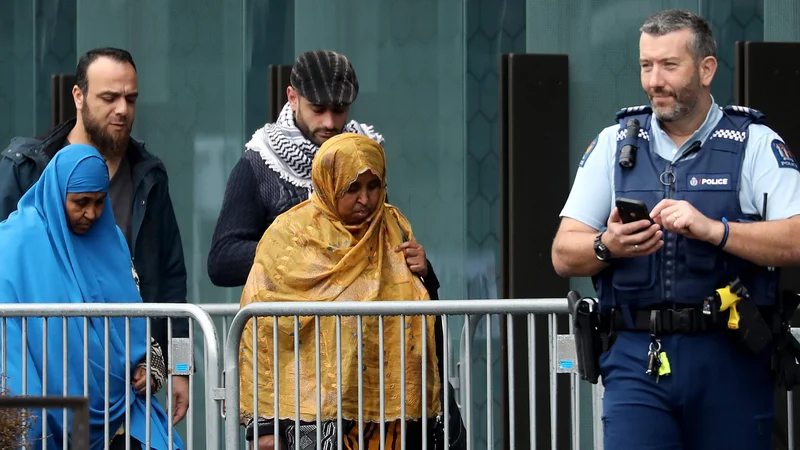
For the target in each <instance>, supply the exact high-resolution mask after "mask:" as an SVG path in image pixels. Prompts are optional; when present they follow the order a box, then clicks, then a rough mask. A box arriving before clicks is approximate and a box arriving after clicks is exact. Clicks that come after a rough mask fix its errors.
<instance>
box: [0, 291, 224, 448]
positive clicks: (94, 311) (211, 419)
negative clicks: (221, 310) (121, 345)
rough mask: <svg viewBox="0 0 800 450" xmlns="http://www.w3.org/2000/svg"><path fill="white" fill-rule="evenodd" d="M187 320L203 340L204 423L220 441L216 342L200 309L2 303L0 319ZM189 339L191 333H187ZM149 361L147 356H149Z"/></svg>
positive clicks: (176, 305)
mask: <svg viewBox="0 0 800 450" xmlns="http://www.w3.org/2000/svg"><path fill="white" fill-rule="evenodd" d="M66 317H87V318H88V317H93V318H112V317H121V318H139V317H141V318H172V319H176V318H187V319H192V320H193V321H194V322H196V323H197V324H198V326H199V327H200V329H201V330H202V332H203V339H204V349H205V355H204V361H203V364H204V369H205V376H206V389H205V390H204V397H205V422H206V430H207V435H208V436H209V437H210V439H209V441H212V442H213V441H215V440H217V439H219V432H220V430H219V420H218V417H219V414H221V410H222V403H221V400H222V399H219V398H217V397H218V396H216V395H215V392H216V389H217V388H219V387H220V386H221V382H220V381H221V380H220V356H219V350H220V349H219V339H218V337H217V329H216V327H215V326H214V322H213V320H212V319H211V316H210V315H209V314H208V313H207V312H205V311H204V310H203V308H201V307H199V306H197V305H194V304H189V303H155V304H147V303H70V304H65V303H37V304H35V305H33V304H24V303H13V304H9V303H4V304H0V318H66ZM190 336H191V330H190ZM148 355H149V354H148ZM148 359H149V356H148Z"/></svg>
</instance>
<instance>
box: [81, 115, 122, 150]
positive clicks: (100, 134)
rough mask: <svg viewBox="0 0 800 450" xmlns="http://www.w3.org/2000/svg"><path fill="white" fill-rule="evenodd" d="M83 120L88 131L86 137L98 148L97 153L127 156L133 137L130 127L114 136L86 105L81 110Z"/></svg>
mask: <svg viewBox="0 0 800 450" xmlns="http://www.w3.org/2000/svg"><path fill="white" fill-rule="evenodd" d="M81 119H82V120H83V128H84V129H85V130H86V136H87V137H88V138H89V140H90V141H91V142H92V143H93V144H94V145H96V146H97V151H99V152H100V153H101V154H103V155H108V156H122V155H124V154H125V150H127V149H128V140H129V139H130V137H131V129H130V126H128V128H127V129H125V130H122V132H121V133H120V134H119V135H117V136H114V135H112V134H111V133H109V132H108V129H107V128H106V127H104V126H103V125H102V124H100V122H99V121H98V120H96V119H95V118H94V116H92V113H91V111H89V106H88V105H87V104H86V103H84V104H83V107H82V108H81Z"/></svg>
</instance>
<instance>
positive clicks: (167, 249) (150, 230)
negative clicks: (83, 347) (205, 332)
mask: <svg viewBox="0 0 800 450" xmlns="http://www.w3.org/2000/svg"><path fill="white" fill-rule="evenodd" d="M74 126H75V119H72V120H70V121H67V122H65V123H63V124H61V125H59V126H58V127H56V128H55V129H54V130H53V131H51V132H50V133H49V134H48V135H46V136H44V137H42V138H24V137H16V138H14V139H12V140H11V144H10V145H9V147H8V148H7V149H5V150H4V151H3V152H2V154H1V155H0V221H3V220H5V219H6V218H7V217H8V216H9V214H11V213H12V212H13V211H15V210H16V209H17V202H19V199H20V198H21V197H22V194H23V193H25V191H27V190H28V189H29V188H30V187H31V186H32V185H33V183H35V182H36V180H38V179H39V176H41V174H42V171H43V170H44V168H45V166H47V164H48V163H49V162H50V160H51V159H52V158H53V156H54V155H55V154H56V152H58V151H59V150H61V148H62V147H63V146H64V142H65V139H66V138H67V135H68V134H69V132H70V131H71V130H72V128H73V127H74ZM126 157H127V158H128V160H129V162H130V167H131V179H132V181H133V209H132V216H131V243H130V245H131V255H132V256H133V260H134V265H135V267H136V271H137V272H138V274H139V283H140V289H141V293H142V300H144V301H145V302H148V303H185V302H186V266H185V265H184V260H183V247H182V245H181V235H180V231H179V230H178V222H177V220H176V219H175V212H174V210H173V208H172V200H171V199H170V195H169V179H168V178H167V170H166V168H165V167H164V164H163V163H162V162H161V160H160V159H158V158H157V157H156V156H154V155H152V154H150V153H148V152H147V150H145V148H144V143H142V142H138V141H136V140H134V139H131V140H130V143H129V145H128V150H127V153H126ZM152 326H153V328H152V333H153V337H154V338H156V340H158V342H159V343H160V344H161V348H162V349H164V353H165V354H166V353H167V351H166V349H167V347H166V340H167V339H166V338H167V324H166V320H164V319H157V320H153V322H152ZM172 333H173V336H174V337H188V335H189V331H188V322H187V321H186V320H185V319H183V320H173V321H172Z"/></svg>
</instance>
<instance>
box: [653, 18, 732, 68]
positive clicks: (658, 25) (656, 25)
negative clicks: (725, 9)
mask: <svg viewBox="0 0 800 450" xmlns="http://www.w3.org/2000/svg"><path fill="white" fill-rule="evenodd" d="M684 29H688V30H690V31H691V32H692V41H691V42H690V43H689V52H690V53H691V54H692V57H693V58H694V60H695V61H700V60H702V59H703V58H706V57H708V56H714V57H716V56H717V43H716V42H715V41H714V35H713V33H711V27H709V25H708V22H707V21H706V20H705V19H703V18H702V17H700V16H698V15H697V14H695V13H693V12H691V11H686V10H681V9H669V10H666V11H660V12H657V13H655V14H653V15H652V16H650V17H648V18H647V20H645V21H644V24H643V25H642V27H641V28H640V29H639V31H641V32H642V33H647V34H649V35H652V36H663V35H665V34H667V33H672V32H673V31H679V30H684Z"/></svg>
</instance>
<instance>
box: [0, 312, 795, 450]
mask: <svg viewBox="0 0 800 450" xmlns="http://www.w3.org/2000/svg"><path fill="white" fill-rule="evenodd" d="M566 312H567V303H566V299H562V298H558V299H526V300H502V301H499V300H466V301H438V302H369V303H367V302H331V303H327V302H326V303H321V302H309V303H261V304H252V305H248V306H247V307H246V308H243V309H242V310H241V311H240V309H239V305H238V304H235V303H231V304H204V305H199V306H198V305H191V304H38V305H20V304H0V333H2V336H3V344H4V345H3V348H2V355H3V356H2V358H3V359H2V364H3V367H4V368H5V356H4V355H5V354H6V351H9V350H10V349H7V348H5V342H6V339H5V337H6V335H5V333H6V320H7V319H8V318H23V323H24V322H25V320H27V319H31V318H48V319H49V320H59V319H60V320H64V321H66V318H68V317H83V318H84V333H86V327H87V325H86V324H87V320H88V318H95V317H97V318H105V319H106V322H105V323H106V325H107V323H108V322H107V321H108V319H109V318H112V317H122V318H128V319H130V318H136V317H145V318H148V327H147V336H146V337H145V338H146V339H147V340H148V341H149V338H150V336H149V335H150V326H149V322H150V320H149V319H152V318H160V317H168V318H188V319H189V321H190V326H189V330H190V335H189V339H188V342H183V341H182V340H181V339H179V338H174V339H173V338H172V335H171V326H168V339H169V341H170V342H172V345H170V346H169V348H168V349H166V350H165V352H166V351H169V352H170V353H172V350H173V348H180V347H183V348H188V349H192V350H193V349H194V346H193V339H194V337H193V328H194V327H193V324H192V322H196V323H197V324H198V326H199V327H200V329H201V330H202V332H203V335H204V339H203V342H204V345H203V347H204V352H203V353H204V357H203V363H202V365H200V366H199V367H198V370H202V372H203V374H204V376H205V389H204V390H203V395H204V400H205V405H204V406H205V408H204V409H205V411H204V418H205V421H204V422H205V423H204V425H205V433H204V434H205V435H206V443H205V445H206V446H205V447H203V448H216V445H217V442H219V440H220V437H222V436H221V435H220V429H221V427H220V426H221V420H220V419H221V418H223V419H224V422H225V423H224V430H225V434H224V441H225V445H226V448H227V449H239V448H241V447H240V439H241V435H242V434H243V428H242V427H241V425H240V423H239V398H240V392H239V377H240V373H239V366H238V363H239V358H238V356H239V343H240V340H241V336H242V332H243V330H244V327H245V325H246V324H247V322H248V321H250V320H251V319H252V318H254V317H262V319H256V320H268V321H271V320H274V319H276V318H278V317H300V316H310V317H315V322H316V323H318V319H319V318H320V317H336V316H338V318H339V324H341V318H342V317H344V316H355V317H356V318H357V319H358V321H359V322H360V321H361V320H362V318H363V317H370V316H373V317H374V316H378V320H379V321H381V323H382V321H383V317H401V318H403V317H410V316H441V318H442V325H443V327H442V328H443V329H444V332H445V338H444V339H443V343H444V348H443V361H442V364H443V366H444V367H443V369H444V370H443V373H444V377H443V379H442V380H441V382H442V387H445V386H446V384H445V382H446V381H448V380H450V381H454V387H456V392H457V394H456V397H457V399H460V400H461V402H460V403H459V405H458V406H459V407H460V410H461V411H460V412H461V416H462V418H463V421H464V426H465V428H466V430H467V441H468V444H467V445H468V448H476V443H475V442H473V438H474V432H473V429H474V428H475V427H476V426H478V425H483V424H478V423H477V422H476V419H475V417H474V416H475V412H474V411H473V410H472V407H473V404H474V402H473V400H474V399H473V394H474V392H473V391H474V390H475V386H474V384H475V383H474V381H473V379H472V375H473V373H475V372H474V370H473V367H472V360H473V354H474V350H475V348H476V344H475V343H474V340H475V337H476V331H477V330H478V328H479V325H480V324H483V326H484V328H485V331H486V344H487V345H486V356H487V367H486V382H487V383H486V388H487V390H488V393H487V402H486V403H487V404H486V424H485V427H486V433H487V443H486V446H487V448H492V447H493V446H494V441H493V436H492V435H493V433H494V432H495V431H494V430H495V429H496V426H495V425H494V424H493V422H494V416H495V411H494V410H493V406H492V401H491V399H493V392H492V390H493V383H492V381H493V375H492V370H493V368H494V367H493V366H492V363H491V362H492V351H493V350H492V345H491V343H492V341H493V338H492V336H493V335H492V333H493V331H492V329H493V327H494V326H495V325H493V321H492V320H491V318H492V317H495V318H496V317H498V316H504V317H506V318H507V319H508V320H507V321H506V336H505V337H504V340H505V341H506V346H507V349H508V355H507V356H508V357H507V358H506V361H507V374H508V379H507V380H506V381H507V385H508V389H507V392H506V393H505V395H506V397H504V399H505V401H506V405H507V406H508V410H509V413H508V415H507V417H505V418H504V419H506V420H507V422H508V434H507V436H504V437H505V438H506V439H507V441H506V442H507V443H508V447H509V448H511V449H514V447H515V440H516V436H517V435H518V434H520V432H521V433H527V434H528V439H530V443H531V448H536V444H535V443H536V442H537V433H541V432H545V433H547V434H549V438H550V447H551V448H553V449H555V448H556V447H557V445H558V446H559V447H560V444H559V442H558V440H559V436H558V435H557V422H556V417H557V409H556V407H557V406H556V405H557V402H556V398H557V385H558V383H556V381H555V380H556V379H557V377H558V375H559V374H567V376H569V378H570V385H569V386H570V387H569V389H570V397H571V402H570V410H571V411H570V414H569V417H570V422H571V423H570V424H569V428H570V432H571V436H570V437H569V442H570V443H571V446H572V448H574V449H577V448H582V447H581V440H580V430H581V421H580V420H581V415H580V392H581V389H585V388H589V389H591V390H592V395H591V399H592V407H591V410H592V413H591V416H592V419H591V420H592V427H591V428H592V434H593V439H592V440H593V442H594V445H593V448H594V449H602V426H601V422H600V418H601V415H602V395H603V388H602V384H597V385H589V384H588V383H586V382H583V381H580V380H579V378H578V376H577V360H576V358H575V346H574V340H573V339H572V336H571V334H558V333H556V330H557V327H556V321H557V317H558V315H563V314H566ZM541 315H545V316H546V317H547V320H546V323H547V330H548V333H547V335H548V343H547V348H548V356H549V370H548V371H547V372H544V371H538V372H537V371H536V370H535V366H536V364H535V361H536V349H535V346H534V345H533V344H534V342H533V341H534V333H535V330H536V323H535V316H541ZM449 316H455V317H456V318H458V317H459V316H461V317H463V318H464V325H463V328H462V333H461V335H462V339H461V342H460V344H459V347H460V350H461V352H460V353H461V354H460V355H459V357H458V358H457V359H455V360H454V361H455V367H456V368H457V370H456V372H457V376H456V377H455V378H450V377H449V375H450V374H451V372H452V371H451V369H452V365H453V362H451V343H450V339H448V331H447V330H448V318H449ZM515 316H517V317H519V316H526V319H527V320H526V321H525V323H526V327H527V336H528V338H527V342H525V343H524V344H523V345H525V346H526V347H527V355H528V361H527V364H528V373H529V377H528V380H527V383H528V387H529V399H528V402H529V405H528V407H529V414H530V416H529V418H528V419H529V420H528V421H527V422H528V423H522V424H521V425H519V426H517V425H518V424H519V423H520V422H519V420H518V418H517V417H515V415H514V411H515V400H517V398H516V397H515V395H514V386H515V380H514V373H515V372H514V365H515V364H520V363H523V364H524V362H522V361H519V360H516V361H515V359H514V356H513V354H512V350H513V349H514V347H515V345H514V342H515V340H514V329H513V327H514V323H515V321H513V320H512V318H513V317H515ZM212 317H214V318H219V319H221V322H222V326H221V332H218V331H217V327H216V325H215V323H214V321H213V320H212ZM263 317H266V319H264V318H263ZM427 320H430V319H427ZM126 322H127V321H126ZM168 323H169V324H170V325H171V320H169V321H168ZM516 323H520V322H516ZM23 326H24V325H23ZM229 326H230V329H228V328H229ZM126 331H129V329H128V327H126ZM318 331H319V330H318V329H317V332H318ZM569 331H570V333H571V331H572V330H571V328H570V330H569ZM792 331H793V333H795V335H797V336H798V338H800V329H797V328H795V329H793V330H792ZM358 334H359V339H361V333H360V332H359V333H358ZM220 335H221V341H222V347H221V350H222V351H223V354H222V357H220V353H219V352H220V347H219V342H220V341H219V339H218V336H220ZM339 337H340V336H339ZM43 338H44V339H43V340H44V342H47V336H46V335H45V336H43ZM105 338H106V339H108V336H107V335H106V336H105ZM501 338H503V337H501ZM130 339H131V336H130V335H129V334H128V335H127V336H126V348H129V346H130ZM179 341H180V342H179ZM340 343H341V341H337V345H340ZM381 345H383V340H382V339H381ZM106 349H108V346H106ZM23 350H24V348H23ZM478 350H481V349H480V348H478ZM64 352H65V353H64V354H62V358H67V357H73V356H71V355H67V354H66V349H65V350H64ZM296 352H297V350H295V353H296ZM84 353H85V352H84ZM191 353H193V351H192V352H191ZM51 356H52V355H51ZM83 356H84V364H85V363H86V355H85V354H84V355H83ZM105 356H106V358H107V357H108V355H105ZM169 360H170V368H169V370H168V374H169V380H168V382H167V383H166V387H165V388H164V389H166V390H170V388H171V378H172V375H173V374H178V373H187V374H188V375H189V380H190V394H191V392H193V372H194V369H195V364H194V361H193V360H192V361H191V362H190V363H189V367H176V365H182V364H183V363H180V362H179V361H175V360H173V358H169ZM223 360H224V368H225V371H224V381H225V384H224V387H223V384H222V383H221V381H223V380H222V379H221V378H220V374H221V373H223V372H222V371H221V368H222V367H221V365H220V363H221V361H223ZM423 360H424V359H423ZM459 360H460V362H459ZM276 361H277V359H276ZM424 364H425V363H423V367H424ZM128 369H130V367H128ZM187 369H188V370H187ZM149 370H150V369H148V371H149ZM128 372H130V371H128ZM2 375H5V374H4V373H3V374H2ZM106 376H108V375H106ZM128 377H130V374H129V375H128ZM537 377H547V378H548V379H549V383H550V386H551V389H549V390H548V396H549V398H548V400H547V402H548V403H549V409H550V410H549V414H550V417H551V420H550V424H551V429H550V430H546V429H545V430H537V429H536V414H537V411H536V405H537V398H536V396H537V393H536V389H535V385H536V379H537ZM64 378H65V379H66V374H65V376H64ZM148 379H149V377H148ZM128 381H130V378H128ZM516 383H517V385H519V381H517V382H516ZM148 384H149V383H148ZM45 394H46V393H45ZM169 394H171V393H168V395H167V399H168V401H167V403H168V404H167V407H166V409H167V410H168V411H167V412H168V415H169V416H171V413H172V407H173V405H171V395H169ZM339 394H340V395H341V392H339ZM399 394H400V395H401V396H403V395H405V392H404V389H401V392H400V393H399ZM449 395H450V394H449V391H447V390H445V391H444V397H445V398H444V400H445V401H444V403H443V405H442V406H443V410H444V414H445V416H446V417H445V419H446V418H447V416H449V413H450V412H451V411H449V406H448V405H449V403H448V400H449ZM35 400H36V399H35V398H33V397H22V398H15V397H0V407H23V405H24V407H26V408H42V409H43V412H46V409H54V408H70V407H77V406H76V405H67V404H63V405H61V406H58V405H50V404H46V405H45V404H40V403H36V404H31V403H24V402H26V401H27V402H31V401H35ZM57 400H58V401H62V402H63V401H68V400H69V397H59V398H58V399H57ZM792 400H793V399H792V396H791V394H790V393H788V394H787V402H788V404H789V412H790V413H789V415H788V430H789V431H790V432H789V433H788V445H789V447H788V448H793V447H794V441H795V439H794V433H793V430H794V423H795V421H794V416H793V414H791V411H792V410H793V405H792ZM9 401H10V403H9ZM223 401H225V406H226V407H227V414H225V412H224V411H223V405H222V402H223ZM17 402H23V403H17ZM7 405H8V406H7ZM149 406H150V405H149V396H148V409H149ZM195 407H199V406H198V405H196V404H195V402H194V401H191V402H190V407H189V411H188V413H187V417H186V422H187V435H186V437H185V439H184V441H185V443H186V448H189V449H191V448H194V447H195V444H194V442H193V437H192V435H193V410H194V409H195ZM277 412H278V411H276V415H277ZM127 414H128V411H126V415H127ZM64 416H65V417H66V409H65V411H64ZM73 419H74V420H75V419H77V420H79V421H80V416H79V415H78V416H73ZM107 423H108V421H106V428H107V427H108V425H107ZM445 423H447V421H446V420H445ZM73 425H79V423H78V424H76V423H73ZM359 428H361V424H359ZM64 434H65V437H66V434H67V430H65V431H64ZM447 435H448V431H447V429H446V428H445V437H446V438H447V437H448V436H447ZM76 438H79V436H76V435H73V436H72V439H73V441H72V444H73V447H74V445H75V444H76V443H77V441H76V440H75V439H76ZM560 438H561V439H564V436H561V437H560ZM277 444H278V442H276V448H277ZM403 444H405V443H403ZM199 446H200V447H202V444H199Z"/></svg>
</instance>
